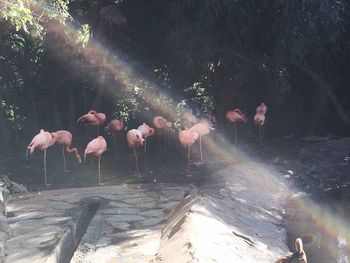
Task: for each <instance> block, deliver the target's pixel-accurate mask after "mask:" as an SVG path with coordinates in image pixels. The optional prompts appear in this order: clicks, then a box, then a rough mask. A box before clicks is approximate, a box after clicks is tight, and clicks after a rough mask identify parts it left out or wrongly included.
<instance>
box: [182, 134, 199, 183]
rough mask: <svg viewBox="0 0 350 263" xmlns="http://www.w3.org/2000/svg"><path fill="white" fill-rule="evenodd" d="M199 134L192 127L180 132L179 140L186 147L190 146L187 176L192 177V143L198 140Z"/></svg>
mask: <svg viewBox="0 0 350 263" xmlns="http://www.w3.org/2000/svg"><path fill="white" fill-rule="evenodd" d="M198 138H199V134H198V133H197V132H196V131H193V130H191V129H186V130H181V131H180V133H179V141H180V143H181V144H182V146H184V147H188V154H187V174H186V176H187V177H191V176H192V175H191V172H190V157H191V145H192V144H194V142H195V141H196V140H198Z"/></svg>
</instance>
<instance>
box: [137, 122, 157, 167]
mask: <svg viewBox="0 0 350 263" xmlns="http://www.w3.org/2000/svg"><path fill="white" fill-rule="evenodd" d="M137 129H138V130H139V131H140V132H141V133H142V137H143V138H144V139H145V145H144V154H145V156H144V163H145V168H146V169H147V138H148V137H150V136H152V135H154V129H153V128H151V127H150V126H148V125H147V124H146V123H143V124H142V125H140V126H139V127H138V128H137Z"/></svg>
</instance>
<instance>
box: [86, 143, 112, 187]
mask: <svg viewBox="0 0 350 263" xmlns="http://www.w3.org/2000/svg"><path fill="white" fill-rule="evenodd" d="M106 150H107V142H106V140H105V138H103V137H102V136H98V137H97V138H95V139H93V140H92V141H91V142H89V143H88V145H87V146H86V149H85V152H84V160H85V159H86V155H87V154H92V155H93V156H96V157H98V164H97V166H98V183H99V184H101V155H102V154H103V153H104V152H105V151H106Z"/></svg>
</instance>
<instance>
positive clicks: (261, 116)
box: [254, 103, 267, 144]
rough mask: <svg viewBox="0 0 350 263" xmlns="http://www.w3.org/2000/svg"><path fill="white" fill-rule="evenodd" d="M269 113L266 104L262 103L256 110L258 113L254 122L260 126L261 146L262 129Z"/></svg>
mask: <svg viewBox="0 0 350 263" xmlns="http://www.w3.org/2000/svg"><path fill="white" fill-rule="evenodd" d="M266 112H267V106H266V105H265V103H261V104H260V105H259V106H258V107H257V108H256V113H255V116H254V122H255V124H256V125H257V126H258V129H259V138H260V144H262V134H261V133H262V132H261V130H262V127H263V126H264V123H265V114H266Z"/></svg>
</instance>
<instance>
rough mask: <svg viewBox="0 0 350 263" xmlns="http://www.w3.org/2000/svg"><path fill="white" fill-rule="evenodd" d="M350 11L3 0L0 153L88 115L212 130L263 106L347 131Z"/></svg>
mask: <svg viewBox="0 0 350 263" xmlns="http://www.w3.org/2000/svg"><path fill="white" fill-rule="evenodd" d="M349 14H350V6H349V4H348V2H347V1H345V0H308V1H305V0H295V1H289V0H264V1H261V0H214V1H213V0H171V1H170V0H149V1H142V0H139V1H138V0H119V1H118V0H114V1H112V0H5V1H1V2H0V103H1V104H0V138H1V139H0V147H1V149H5V151H6V149H8V146H9V145H10V144H11V143H14V142H18V141H19V140H20V138H21V137H23V136H24V137H25V139H26V140H29V138H30V137H32V136H33V135H34V134H35V133H37V131H38V130H39V128H41V127H43V128H45V129H48V130H57V129H62V128H66V129H70V130H73V131H74V129H75V127H76V124H75V122H76V119H77V118H78V116H80V115H82V114H83V113H85V112H87V111H88V110H89V109H91V108H95V109H96V110H98V111H102V112H105V113H106V114H107V115H108V116H114V117H120V116H123V117H125V118H126V119H128V120H131V123H132V121H134V122H135V123H137V124H139V123H140V121H141V120H142V119H144V118H147V117H150V116H154V115H155V114H158V113H159V112H160V113H161V114H165V115H166V114H167V112H161V110H160V106H161V105H163V106H165V107H167V105H169V104H170V103H172V104H173V105H174V107H176V108H177V109H178V110H179V111H180V110H181V109H182V108H187V107H190V108H193V110H194V113H195V114H196V115H198V116H200V115H203V114H205V113H212V114H214V115H215V116H216V117H217V120H218V124H219V125H222V123H223V114H224V112H225V111H226V110H228V109H232V108H234V107H240V108H241V109H243V110H244V111H246V112H248V113H249V114H251V113H252V112H254V110H255V107H256V105H258V104H260V102H262V101H264V102H265V103H267V104H268V105H269V107H270V109H273V111H272V112H271V111H270V114H271V116H273V114H286V116H289V115H291V114H300V115H302V114H305V113H319V114H320V115H322V114H325V113H327V112H336V116H338V117H339V120H341V121H340V122H339V123H342V124H343V125H344V127H346V126H347V127H349V126H350V121H349V116H348V114H347V111H349V110H350V99H349V98H350V90H349V88H348V87H347V83H348V82H349V81H350V79H349V77H350V75H349V74H348V70H349V66H350V60H349V58H350V57H349V54H350V53H349V52H350V45H349V43H350V42H349V40H350V36H349V33H350V30H349V29H350V28H349V21H350V20H349ZM155 87H156V90H155ZM167 117H169V118H170V119H172V118H174V116H167ZM287 118H288V117H287ZM322 121H323V120H322V119H320V122H322ZM131 126H132V124H131Z"/></svg>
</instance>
